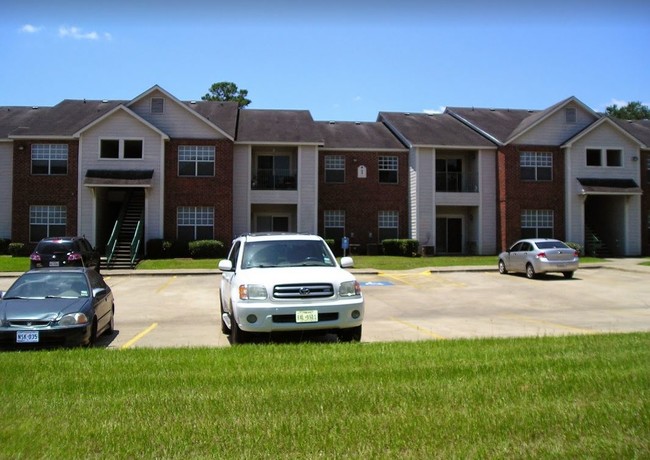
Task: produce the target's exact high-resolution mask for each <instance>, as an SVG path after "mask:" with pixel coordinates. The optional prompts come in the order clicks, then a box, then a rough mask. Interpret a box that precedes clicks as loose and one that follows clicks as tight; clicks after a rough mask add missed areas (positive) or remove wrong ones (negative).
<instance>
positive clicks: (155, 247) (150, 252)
mask: <svg viewBox="0 0 650 460" xmlns="http://www.w3.org/2000/svg"><path fill="white" fill-rule="evenodd" d="M173 245H174V243H173V242H171V241H169V240H163V239H161V238H153V239H150V240H149V241H147V258H149V259H166V258H169V257H172V248H173Z"/></svg>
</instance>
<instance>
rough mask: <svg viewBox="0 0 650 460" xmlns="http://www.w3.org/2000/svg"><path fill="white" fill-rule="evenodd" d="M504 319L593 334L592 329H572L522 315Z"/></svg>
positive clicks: (509, 316) (506, 316) (507, 316)
mask: <svg viewBox="0 0 650 460" xmlns="http://www.w3.org/2000/svg"><path fill="white" fill-rule="evenodd" d="M503 317H504V318H511V319H516V320H519V321H524V322H527V323H533V324H541V325H544V326H550V327H554V328H556V329H565V330H567V331H571V332H579V333H582V334H593V333H594V332H596V331H594V330H593V329H584V328H580V327H573V326H567V325H565V324H559V323H553V322H551V321H544V320H543V319H535V318H529V317H527V316H522V315H503Z"/></svg>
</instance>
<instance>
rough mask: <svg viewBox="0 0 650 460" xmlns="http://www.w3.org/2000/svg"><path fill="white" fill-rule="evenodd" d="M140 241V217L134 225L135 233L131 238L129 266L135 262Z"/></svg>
mask: <svg viewBox="0 0 650 460" xmlns="http://www.w3.org/2000/svg"><path fill="white" fill-rule="evenodd" d="M141 243H142V219H140V220H139V221H138V224H137V225H136V226H135V233H134V235H133V240H131V267H133V264H135V259H136V258H137V257H138V253H139V251H140V245H141Z"/></svg>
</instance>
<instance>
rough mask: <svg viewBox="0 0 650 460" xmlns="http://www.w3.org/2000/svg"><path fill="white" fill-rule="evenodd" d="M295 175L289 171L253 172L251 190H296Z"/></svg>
mask: <svg viewBox="0 0 650 460" xmlns="http://www.w3.org/2000/svg"><path fill="white" fill-rule="evenodd" d="M297 186H298V184H297V180H296V174H295V173H292V172H291V171H289V170H278V169H276V170H270V169H258V170H257V171H253V181H252V184H251V188H252V189H253V190H297Z"/></svg>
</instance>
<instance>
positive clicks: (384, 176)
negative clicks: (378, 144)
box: [379, 156, 398, 184]
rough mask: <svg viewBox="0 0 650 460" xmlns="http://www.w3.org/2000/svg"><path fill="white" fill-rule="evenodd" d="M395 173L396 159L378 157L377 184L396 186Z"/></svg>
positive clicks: (392, 157) (396, 167) (396, 168)
mask: <svg viewBox="0 0 650 460" xmlns="http://www.w3.org/2000/svg"><path fill="white" fill-rule="evenodd" d="M397 171H398V161H397V157H394V156H390V157H389V156H380V157H379V182H381V183H384V184H397Z"/></svg>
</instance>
